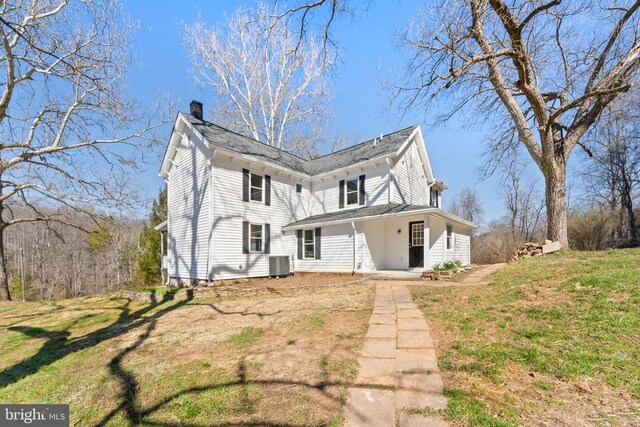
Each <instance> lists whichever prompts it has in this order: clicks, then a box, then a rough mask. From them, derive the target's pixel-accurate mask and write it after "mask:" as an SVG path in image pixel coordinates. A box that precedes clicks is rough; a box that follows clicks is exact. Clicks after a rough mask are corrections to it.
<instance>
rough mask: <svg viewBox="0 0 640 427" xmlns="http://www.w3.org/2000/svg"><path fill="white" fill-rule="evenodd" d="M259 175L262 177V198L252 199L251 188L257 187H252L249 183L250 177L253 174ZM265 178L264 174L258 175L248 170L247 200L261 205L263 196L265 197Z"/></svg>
mask: <svg viewBox="0 0 640 427" xmlns="http://www.w3.org/2000/svg"><path fill="white" fill-rule="evenodd" d="M254 175H255V176H259V177H261V178H262V197H261V198H262V200H253V198H252V197H251V195H252V194H253V189H254V188H258V187H254V186H253V185H251V178H252V177H253V176H254ZM264 187H265V178H264V175H260V174H257V173H253V172H249V201H250V202H253V203H260V204H261V205H263V204H264V203H265V200H264V197H265V191H264V190H265V188H264Z"/></svg>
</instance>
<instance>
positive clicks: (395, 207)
mask: <svg viewBox="0 0 640 427" xmlns="http://www.w3.org/2000/svg"><path fill="white" fill-rule="evenodd" d="M429 208H431V206H422V205H407V204H402V203H387V204H384V205H374V206H367V207H365V208H359V209H348V210H341V211H337V212H330V213H325V214H320V215H314V216H310V217H308V218H305V219H303V220H300V221H296V222H292V223H291V224H287V225H285V227H299V226H304V225H309V224H319V223H324V222H333V221H347V220H352V219H358V218H365V217H370V216H378V215H389V214H399V213H404V212H411V211H416V210H422V209H429Z"/></svg>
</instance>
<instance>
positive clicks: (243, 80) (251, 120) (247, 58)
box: [184, 3, 333, 150]
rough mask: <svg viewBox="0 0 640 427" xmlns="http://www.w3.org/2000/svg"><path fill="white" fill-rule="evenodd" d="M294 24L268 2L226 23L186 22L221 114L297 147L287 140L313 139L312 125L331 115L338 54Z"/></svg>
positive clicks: (201, 79) (193, 53)
mask: <svg viewBox="0 0 640 427" xmlns="http://www.w3.org/2000/svg"><path fill="white" fill-rule="evenodd" d="M290 27H291V24H290V22H289V20H288V18H287V17H284V16H283V17H280V15H279V13H278V12H277V11H276V10H274V9H272V8H269V7H267V6H265V5H264V4H262V3H261V4H259V6H257V7H256V8H255V9H239V10H237V11H236V12H235V13H233V15H231V16H230V17H229V18H228V19H227V21H226V23H225V24H224V26H214V27H209V26H207V25H206V24H205V23H204V22H203V21H202V19H201V18H198V19H197V20H196V21H195V22H194V23H193V24H187V25H185V26H184V40H185V43H186V46H187V49H188V52H189V56H190V57H191V59H192V61H193V64H194V72H195V76H196V79H197V81H198V83H200V84H201V85H203V86H207V87H210V88H212V89H213V91H214V93H215V95H216V96H217V100H218V106H217V109H216V121H218V122H223V124H224V125H226V126H228V127H230V128H231V129H232V130H234V131H237V132H240V133H243V134H245V135H247V136H250V137H252V138H254V139H256V140H259V141H262V142H264V143H266V144H269V145H272V146H274V147H277V148H282V149H288V150H293V149H295V148H296V147H293V146H291V145H290V144H289V143H288V141H290V140H294V139H295V140H298V141H300V140H304V139H307V140H313V139H314V135H315V132H314V130H315V129H313V128H312V125H314V126H317V125H318V124H319V123H323V120H324V119H325V118H326V117H327V114H328V106H327V105H328V104H327V101H328V96H329V86H328V79H327V70H328V69H329V68H330V67H331V66H332V64H333V55H327V54H326V51H325V49H324V46H323V44H322V42H321V41H315V40H313V39H311V38H305V39H304V40H300V39H299V38H298V36H297V35H296V34H295V33H294V32H293V31H292V30H291V28H290ZM299 44H300V46H299ZM298 145H299V144H298Z"/></svg>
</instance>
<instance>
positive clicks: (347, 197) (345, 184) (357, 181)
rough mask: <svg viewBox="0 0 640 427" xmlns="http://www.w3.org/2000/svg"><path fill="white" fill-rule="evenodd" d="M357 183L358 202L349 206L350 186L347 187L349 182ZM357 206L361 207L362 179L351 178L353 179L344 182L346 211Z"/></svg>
mask: <svg viewBox="0 0 640 427" xmlns="http://www.w3.org/2000/svg"><path fill="white" fill-rule="evenodd" d="M354 180H355V181H356V198H357V201H356V202H355V203H351V204H349V190H348V188H349V186H348V185H347V183H348V182H349V181H354ZM356 206H360V178H359V177H358V178H351V179H345V180H344V209H349V208H353V207H356Z"/></svg>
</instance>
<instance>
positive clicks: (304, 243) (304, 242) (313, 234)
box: [302, 228, 316, 259]
mask: <svg viewBox="0 0 640 427" xmlns="http://www.w3.org/2000/svg"><path fill="white" fill-rule="evenodd" d="M307 231H311V237H312V241H313V256H311V257H308V256H307V245H308V243H307V240H306V238H305V237H306V234H307ZM302 259H316V230H315V229H313V228H307V229H305V230H302Z"/></svg>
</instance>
